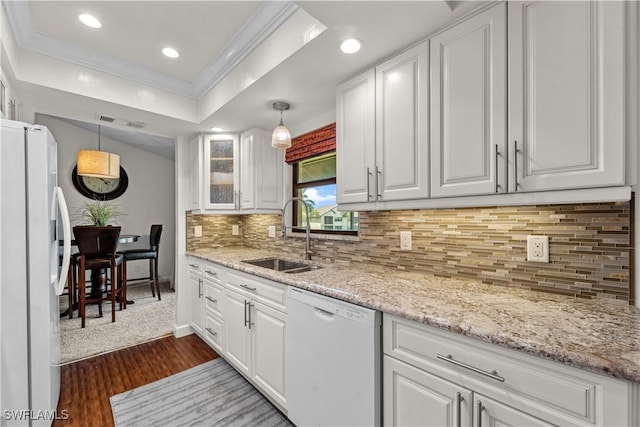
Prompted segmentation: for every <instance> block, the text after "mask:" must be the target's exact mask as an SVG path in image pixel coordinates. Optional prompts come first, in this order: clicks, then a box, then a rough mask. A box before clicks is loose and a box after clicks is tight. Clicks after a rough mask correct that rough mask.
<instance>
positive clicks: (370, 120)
mask: <svg viewBox="0 0 640 427" xmlns="http://www.w3.org/2000/svg"><path fill="white" fill-rule="evenodd" d="M375 90H376V88H375V72H374V70H369V71H367V72H366V73H363V74H360V75H359V76H357V77H354V78H353V79H351V80H349V81H347V82H345V83H343V84H341V85H339V86H338V88H337V90H336V168H337V178H336V185H337V200H338V203H356V202H368V201H373V200H375V196H374V188H373V185H374V181H373V180H374V179H375V177H374V176H373V174H374V172H375V166H376V164H375V137H376V135H375V125H376V124H375V120H376V116H375Z"/></svg>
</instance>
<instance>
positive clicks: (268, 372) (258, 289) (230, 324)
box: [224, 272, 287, 411]
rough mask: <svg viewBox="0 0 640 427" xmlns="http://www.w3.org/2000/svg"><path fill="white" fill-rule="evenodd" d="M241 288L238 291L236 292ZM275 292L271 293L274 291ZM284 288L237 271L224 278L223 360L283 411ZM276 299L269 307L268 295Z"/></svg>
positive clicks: (284, 399)
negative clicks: (224, 344) (225, 284)
mask: <svg viewBox="0 0 640 427" xmlns="http://www.w3.org/2000/svg"><path fill="white" fill-rule="evenodd" d="M238 288H240V289H242V290H241V291H238V290H237V289H238ZM274 291H275V292H274ZM286 292H287V287H286V286H285V285H281V284H279V283H275V282H271V281H262V280H259V279H258V278H256V277H248V276H247V275H245V274H241V273H238V272H233V273H229V274H228V275H227V286H226V287H225V290H224V295H225V310H226V312H225V326H224V327H225V336H226V348H225V352H224V356H225V358H226V359H227V360H228V361H229V363H231V364H232V365H233V366H234V367H235V368H236V369H237V370H238V371H239V372H241V373H243V374H244V375H245V376H246V377H247V379H249V380H250V381H252V382H253V384H254V385H255V386H256V387H258V389H260V390H261V391H262V392H263V393H264V394H265V395H266V396H267V397H268V398H270V399H271V401H272V402H273V403H275V404H276V405H277V406H279V408H280V409H281V410H283V411H286V408H287V399H286V388H285V385H286V369H285V368H286V342H287V339H286V338H287V337H286V331H287V314H286V312H285V311H284V309H286V306H283V305H281V303H280V302H282V303H285V301H286V298H284V300H280V299H279V298H278V297H277V296H279V295H285V296H286ZM272 295H273V296H274V297H276V298H277V300H278V302H276V301H273V302H272V306H270V305H271V304H270V302H271V299H270V296H272Z"/></svg>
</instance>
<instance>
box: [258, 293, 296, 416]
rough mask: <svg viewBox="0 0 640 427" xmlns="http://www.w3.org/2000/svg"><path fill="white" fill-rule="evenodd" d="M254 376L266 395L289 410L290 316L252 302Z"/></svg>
mask: <svg viewBox="0 0 640 427" xmlns="http://www.w3.org/2000/svg"><path fill="white" fill-rule="evenodd" d="M252 304H253V305H252V309H251V322H252V326H251V328H252V340H251V343H252V352H251V353H252V370H251V371H252V375H251V378H252V379H253V381H254V382H255V383H256V384H257V385H258V387H260V388H261V389H262V390H263V391H264V392H265V393H266V394H268V395H269V396H270V397H271V398H272V399H274V400H275V401H276V402H277V403H279V404H280V405H281V406H282V408H286V404H287V401H286V390H285V384H286V383H287V381H286V376H285V372H286V366H287V365H286V363H287V360H286V353H287V352H286V347H285V346H286V342H287V336H286V335H287V316H286V315H285V314H283V313H280V312H279V311H276V310H274V309H272V308H269V307H267V306H265V305H263V304H260V303H259V302H252Z"/></svg>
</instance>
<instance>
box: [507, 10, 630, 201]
mask: <svg viewBox="0 0 640 427" xmlns="http://www.w3.org/2000/svg"><path fill="white" fill-rule="evenodd" d="M624 14H625V4H624V2H608V1H606V2H605V1H602V2H591V1H579V2H572V1H568V2H546V1H540V2H522V3H521V2H509V3H508V19H509V53H508V58H509V59H508V60H509V142H510V144H512V145H511V150H510V151H511V153H512V155H513V154H515V156H513V157H512V159H511V163H510V166H512V167H511V168H510V169H511V171H510V179H511V182H510V185H509V188H510V191H540V190H550V189H551V190H555V189H567V188H580V187H602V186H612V185H623V184H624V182H625V172H624V165H625V162H624V152H625V142H624V129H625V122H624V116H625V85H624V84H625V80H624V77H625V57H624V40H625V33H624V29H625V16H624Z"/></svg>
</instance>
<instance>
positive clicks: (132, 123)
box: [97, 114, 147, 129]
mask: <svg viewBox="0 0 640 427" xmlns="http://www.w3.org/2000/svg"><path fill="white" fill-rule="evenodd" d="M97 117H98V120H100V121H101V122H107V123H113V124H116V125H120V126H128V127H131V128H136V129H141V128H143V127H145V126H146V125H147V124H146V123H144V122H136V121H131V120H125V119H116V118H115V117H109V116H105V115H104V114H100V115H98V116H97Z"/></svg>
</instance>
